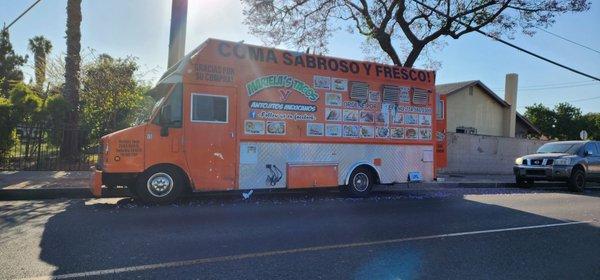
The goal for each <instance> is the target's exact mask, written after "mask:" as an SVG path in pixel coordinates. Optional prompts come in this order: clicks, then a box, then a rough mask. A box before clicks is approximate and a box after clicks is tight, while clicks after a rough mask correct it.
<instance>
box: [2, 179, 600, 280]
mask: <svg viewBox="0 0 600 280" xmlns="http://www.w3.org/2000/svg"><path fill="white" fill-rule="evenodd" d="M565 193H567V192H566V191H560V190H559V191H557V190H552V191H550V190H539V189H534V190H523V189H474V188H470V189H463V190H460V191H458V190H414V189H400V190H398V189H390V188H385V187H380V188H378V190H377V192H375V193H374V194H373V195H371V196H369V197H366V198H347V197H345V196H343V195H342V194H340V193H339V192H335V191H333V190H318V191H309V192H306V191H304V192H286V193H277V192H258V193H256V194H255V195H253V196H252V197H251V198H250V199H246V200H244V199H243V198H242V197H241V195H240V194H228V195H224V194H211V195H194V196H190V197H186V198H184V199H182V200H181V201H179V202H177V203H174V204H171V205H164V206H158V205H154V206H153V205H150V206H149V205H143V204H141V203H138V202H137V201H135V200H133V199H130V198H122V199H113V200H110V201H106V202H103V201H102V200H99V201H98V200H97V201H96V202H95V203H94V201H93V200H87V201H86V200H69V201H66V202H63V203H65V204H64V207H65V209H64V211H61V212H58V213H55V214H52V216H51V217H50V218H49V219H47V222H46V223H45V225H44V231H43V234H42V238H41V242H40V244H39V247H40V254H39V259H40V260H42V261H44V262H46V263H48V264H50V265H53V266H55V267H56V269H55V270H54V272H53V275H63V274H68V273H77V272H84V271H93V270H103V269H112V268H119V267H128V266H137V265H147V264H156V263H164V262H174V261H186V260H194V259H198V258H211V257H219V256H229V255H238V254H248V253H256V252H267V251H273V250H285V249H294V248H304V247H311V246H327V245H332V244H350V243H356V242H369V241H376V240H388V239H398V238H407V237H415V236H427V235H436V234H447V233H456V232H470V231H480V230H490V229H501V228H511V227H522V226H531V225H548V224H556V223H563V222H565V221H571V220H582V219H583V218H585V217H576V219H575V218H569V215H575V214H572V213H567V212H566V211H565V217H557V216H545V215H540V214H536V213H535V212H537V211H538V210H539V209H536V208H535V207H534V206H532V207H533V208H532V210H523V209H528V207H529V206H528V204H527V203H526V202H523V203H522V204H518V205H519V207H522V209H521V210H520V209H518V208H519V207H515V206H510V207H508V206H502V205H499V204H494V203H496V202H497V201H496V202H495V200H494V198H489V199H488V198H486V196H478V195H507V196H508V197H510V196H511V195H516V196H519V195H521V194H523V195H526V196H530V197H529V199H530V200H532V201H535V200H536V198H535V196H536V194H559V195H562V194H565ZM473 196H475V197H476V199H475V200H474V199H473ZM598 196H600V192H599V191H597V190H586V192H584V193H583V194H576V195H574V196H568V197H566V198H565V199H570V200H574V202H573V203H575V200H577V201H586V203H588V204H589V200H595V199H596V198H597V197H598ZM478 197H481V198H482V199H481V200H480V201H477V199H478ZM519 197H520V196H519ZM519 199H523V198H519ZM525 200H527V199H525ZM500 201H502V200H500ZM595 202H596V203H598V202H597V200H595ZM569 203H571V202H569ZM533 205H535V203H534V204H533ZM586 205H587V204H586ZM555 207H559V205H558V204H557V205H556V206H555ZM560 207H566V206H564V205H562V206H560ZM542 208H543V207H542ZM13 210H14V209H13ZM40 210H41V209H40V208H39V207H36V206H35V205H31V209H30V210H27V209H23V210H22V211H21V212H15V213H16V215H17V217H14V221H12V222H24V221H27V219H28V217H29V216H30V215H31V216H33V217H35V215H37V212H38V211H40ZM542 210H543V209H542ZM542 210H539V211H542ZM28 211H29V212H28ZM18 213H22V216H23V217H21V218H19V217H18V216H19V214H18ZM575 216H576V215H575ZM595 218H596V219H597V218H598V217H595ZM3 221H4V220H3ZM7 223H11V221H10V220H7ZM563 231H564V232H565V233H563ZM544 233H547V234H549V235H551V236H553V237H552V238H540V237H542V235H536V234H535V233H534V234H533V235H532V234H531V232H529V233H528V232H527V231H519V232H518V234H517V237H519V238H514V237H512V235H511V236H508V235H504V234H503V233H498V234H482V235H478V236H477V238H473V240H472V241H469V240H467V239H465V238H462V237H449V238H447V239H444V240H446V241H447V242H449V243H440V244H438V243H436V242H442V241H438V240H435V241H432V243H435V244H438V245H436V246H438V247H429V245H427V244H430V243H425V242H417V241H415V242H401V243H398V244H391V245H389V246H374V247H372V248H366V247H365V248H362V247H360V248H357V249H356V250H354V251H352V250H347V249H344V250H337V251H336V250H329V251H323V252H322V253H321V254H309V255H310V258H311V260H310V261H308V260H307V259H305V257H306V256H305V255H303V254H287V255H282V256H279V257H264V258H261V257H258V258H253V259H248V260H243V261H242V260H240V261H235V260H233V261H223V262H215V263H207V264H201V265H198V266H193V267H189V268H187V269H190V270H191V271H192V272H190V273H192V274H189V275H188V274H182V275H179V274H173V273H176V272H177V271H168V273H167V272H165V270H160V269H159V270H149V271H141V272H139V273H140V274H139V275H138V274H135V273H134V274H131V273H130V274H127V273H125V274H122V275H121V274H120V275H105V276H106V278H107V279H108V278H110V279H112V278H121V279H127V278H132V277H142V278H156V279H161V278H162V279H164V278H198V277H200V278H204V277H202V276H201V275H211V277H206V278H228V279H231V278H233V279H235V278H254V279H258V278H273V277H278V276H279V277H281V276H282V275H285V276H286V277H285V278H293V279H300V278H302V279H306V278H316V277H323V278H355V279H357V278H358V279H374V278H387V276H389V275H392V276H394V277H396V278H403V279H416V278H423V277H419V276H425V277H424V278H440V277H442V278H453V279H458V278H461V279H462V278H480V277H481V276H482V275H486V276H485V277H484V278H490V279H510V278H512V279H514V278H539V279H543V278H571V279H581V278H590V276H593V275H596V276H597V275H598V273H600V270H599V268H598V266H597V259H598V258H597V257H598V256H600V245H599V244H600V239H599V237H600V230H599V228H598V227H596V226H594V225H592V224H577V225H569V226H568V227H563V228H562V229H548V230H546V231H544ZM574 234H576V235H577V236H578V237H576V238H573V237H572V236H571V235H574ZM569 236H571V237H570V238H567V237H569ZM452 238H455V239H456V240H454V239H452ZM536 238H537V239H536ZM523 240H524V241H523ZM455 242H458V243H455ZM469 242H474V243H473V244H470V243H469ZM486 242H490V243H489V244H488V243H486ZM523 242H524V243H523ZM367 247H368V246H367ZM532 248H533V249H532ZM367 249H368V250H367ZM409 249H410V250H416V251H415V252H414V253H415V254H412V253H411V254H410V256H408V255H405V254H400V253H398V252H403V250H409ZM365 250H366V251H365ZM355 254H359V255H360V254H363V255H364V256H363V257H361V258H355ZM507 254H508V255H507ZM510 255H512V256H510ZM516 255H518V256H519V257H518V258H517V257H515V256H516ZM415 256H418V257H415ZM365 258H367V259H369V260H376V261H365ZM382 258H383V259H382ZM565 258H567V259H565ZM316 260H319V261H316ZM265 262H266V263H271V262H274V263H277V265H265ZM305 262H309V263H310V269H305V270H302V272H299V271H298V270H296V268H297V267H298V266H300V267H303V266H308V265H309V263H305ZM408 262H410V267H407V266H406V265H408V264H407V263H408ZM403 265H404V266H403ZM257 267H260V270H257V269H256V268H257ZM340 267H342V268H344V269H339V268H340ZM282 271H283V274H281V273H282ZM285 271H289V272H290V273H292V274H285ZM180 272H181V273H187V272H186V271H180ZM164 273H167V274H164ZM194 273H202V274H194ZM205 273H208V274H205ZM382 273H383V274H382ZM390 273H391V274H390ZM140 275H141V276H140ZM377 275H379V276H382V277H376V276H377ZM32 276H34V275H32ZM369 276H374V277H369ZM384 276H385V277H384ZM101 278H102V277H101Z"/></svg>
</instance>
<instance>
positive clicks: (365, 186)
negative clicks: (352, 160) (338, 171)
mask: <svg viewBox="0 0 600 280" xmlns="http://www.w3.org/2000/svg"><path fill="white" fill-rule="evenodd" d="M374 183H375V176H374V174H373V172H371V170H370V169H368V168H364V167H359V168H356V169H354V171H352V174H350V179H349V180H348V188H347V189H348V193H349V194H350V196H352V197H365V196H367V195H369V193H371V189H373V185H374Z"/></svg>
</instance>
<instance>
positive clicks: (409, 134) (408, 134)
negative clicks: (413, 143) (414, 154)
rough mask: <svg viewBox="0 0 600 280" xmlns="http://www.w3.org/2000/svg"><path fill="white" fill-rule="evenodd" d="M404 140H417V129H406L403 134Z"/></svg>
mask: <svg viewBox="0 0 600 280" xmlns="http://www.w3.org/2000/svg"><path fill="white" fill-rule="evenodd" d="M404 138H406V139H418V138H419V135H418V134H417V129H416V128H412V127H409V128H406V131H405V133H404Z"/></svg>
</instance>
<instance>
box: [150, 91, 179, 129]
mask: <svg viewBox="0 0 600 280" xmlns="http://www.w3.org/2000/svg"><path fill="white" fill-rule="evenodd" d="M171 89H172V92H170V91H171ZM153 90H156V91H157V92H158V93H157V95H158V96H161V98H160V99H159V100H158V101H157V102H156V104H155V105H154V109H152V111H153V112H154V111H155V110H161V111H162V110H165V111H166V112H168V113H169V114H168V116H165V119H163V120H162V121H164V122H166V123H163V124H161V123H160V122H161V120H160V115H161V114H160V113H159V114H156V117H155V118H154V119H153V120H152V123H154V124H157V125H165V126H167V127H181V121H182V115H183V113H182V109H183V106H182V98H183V96H182V95H183V86H182V85H181V84H179V85H176V86H175V87H172V86H167V85H159V86H157V87H156V88H155V89H153ZM169 92H170V94H168V93H169ZM166 96H168V97H166ZM165 98H167V100H166V101H164V102H163V99H165ZM165 107H168V109H167V108H165ZM153 114H154V113H153Z"/></svg>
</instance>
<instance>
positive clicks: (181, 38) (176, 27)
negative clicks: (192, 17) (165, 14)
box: [167, 0, 188, 68]
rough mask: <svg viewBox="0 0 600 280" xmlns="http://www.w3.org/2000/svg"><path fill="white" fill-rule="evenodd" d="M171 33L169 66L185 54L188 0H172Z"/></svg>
mask: <svg viewBox="0 0 600 280" xmlns="http://www.w3.org/2000/svg"><path fill="white" fill-rule="evenodd" d="M171 3H172V4H171V33H170V35H169V61H168V65H167V68H170V67H171V66H173V65H174V64H175V63H177V62H178V61H179V60H180V59H181V58H182V57H183V56H184V55H185V29H186V24H187V9H188V1H187V0H172V2H171Z"/></svg>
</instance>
